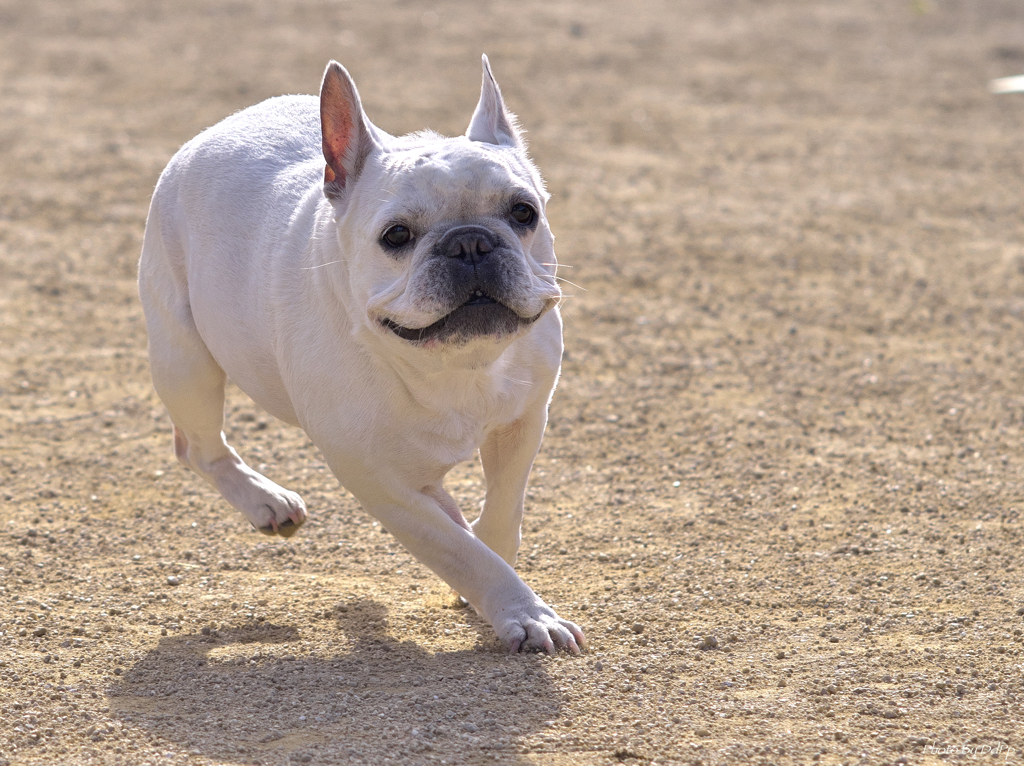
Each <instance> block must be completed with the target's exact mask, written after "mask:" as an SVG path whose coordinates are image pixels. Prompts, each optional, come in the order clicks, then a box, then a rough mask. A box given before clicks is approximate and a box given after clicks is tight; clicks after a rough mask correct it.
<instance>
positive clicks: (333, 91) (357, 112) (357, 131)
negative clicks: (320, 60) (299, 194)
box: [320, 61, 377, 199]
mask: <svg viewBox="0 0 1024 766" xmlns="http://www.w3.org/2000/svg"><path fill="white" fill-rule="evenodd" d="M320 129H321V131H322V133H323V143H324V159H325V160H326V161H327V167H326V168H325V169H324V194H325V195H327V197H328V198H331V199H337V198H339V197H341V196H342V195H343V194H344V192H345V189H347V188H348V187H349V186H351V185H352V184H353V183H355V180H356V178H357V177H358V176H359V173H360V172H361V171H362V169H363V165H364V164H365V163H366V158H367V157H368V156H370V153H371V152H372V151H373V150H374V149H375V148H376V147H377V142H376V140H375V139H374V136H373V129H372V128H371V127H370V122H369V120H367V119H366V115H365V114H364V113H363V106H362V104H361V103H360V101H359V91H357V90H356V84H355V83H354V82H353V81H352V77H351V76H350V75H349V73H348V72H346V71H345V67H343V66H342V65H341V64H339V63H338V62H337V61H332V62H331V63H330V64H328V65H327V71H326V72H324V80H323V84H322V85H321V86H320Z"/></svg>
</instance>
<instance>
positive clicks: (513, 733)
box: [109, 600, 561, 764]
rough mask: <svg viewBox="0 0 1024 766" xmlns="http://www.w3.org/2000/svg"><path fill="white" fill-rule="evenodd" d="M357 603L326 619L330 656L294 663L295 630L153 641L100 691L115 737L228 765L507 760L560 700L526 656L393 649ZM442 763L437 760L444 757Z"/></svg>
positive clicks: (371, 606) (364, 605)
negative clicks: (120, 733)
mask: <svg viewBox="0 0 1024 766" xmlns="http://www.w3.org/2000/svg"><path fill="white" fill-rule="evenodd" d="M385 617H386V609H385V608H384V607H383V606H382V605H381V604H379V603H377V602H375V601H370V600H364V601H361V602H356V603H354V604H352V605H350V607H349V612H347V613H342V614H339V615H338V627H340V628H341V631H342V632H343V633H344V634H345V636H346V637H347V641H346V642H345V645H344V647H343V648H338V649H337V650H333V648H332V651H330V652H326V653H323V654H322V655H320V656H309V655H306V656H295V655H293V654H291V653H289V649H290V644H291V643H292V642H297V641H298V638H299V629H298V628H296V627H295V626H294V625H285V626H280V625H274V624H270V623H259V624H254V625H244V626H238V627H224V628H221V629H220V630H204V632H203V633H199V634H190V635H179V636H173V637H167V638H163V639H161V641H160V643H159V645H158V647H157V648H155V649H153V650H152V651H150V652H149V653H148V654H146V655H145V656H144V657H143V658H142V659H141V660H139V661H138V662H137V663H136V664H135V665H134V666H132V667H131V668H129V669H127V670H126V671H125V672H124V675H123V676H122V677H121V679H120V682H119V683H118V684H117V685H116V686H114V687H112V688H111V689H110V690H109V696H110V707H111V712H112V713H114V714H115V715H118V716H119V717H120V718H121V719H122V720H123V721H124V722H125V723H126V725H128V726H132V727H140V728H142V729H146V730H148V731H149V732H150V734H152V735H155V736H157V737H160V738H162V739H164V740H167V741H170V742H175V743H177V744H178V745H179V746H180V747H182V748H184V749H186V750H188V751H189V752H191V753H194V754H196V755H202V756H206V757H207V758H210V759H213V760H216V761H223V762H237V763H249V764H251V763H260V764H285V763H289V764H293V763H310V764H316V763H325V764H328V763H349V762H359V763H383V762H384V759H385V758H391V759H395V760H397V761H399V762H402V761H414V762H417V761H433V760H435V759H445V760H447V761H448V762H449V763H453V762H455V763H463V762H466V763H479V762H481V761H484V760H486V761H493V762H496V763H517V762H520V758H519V756H518V755H517V752H518V750H519V749H520V743H521V741H522V740H523V738H524V737H526V736H528V735H530V734H532V733H534V732H536V731H538V730H541V729H543V728H544V726H545V723H546V722H548V721H550V720H551V719H553V718H556V717H557V716H558V713H559V710H560V708H561V693H560V692H559V691H558V690H557V689H556V688H554V686H553V684H552V682H551V679H550V678H549V676H548V675H547V673H546V672H545V670H544V668H543V660H542V659H541V658H539V657H537V656H534V655H515V656H509V655H504V654H501V653H499V652H498V651H496V650H494V649H488V650H485V651H479V650H465V651H457V652H444V653H438V654H431V653H429V652H427V651H425V650H424V649H423V648H421V647H420V646H418V645H417V644H415V643H414V642H412V641H403V642H397V641H395V640H394V639H393V638H391V637H389V636H388V635H386V634H385V632H384V628H383V627H382V625H383V623H384V620H385ZM446 754H447V757H446Z"/></svg>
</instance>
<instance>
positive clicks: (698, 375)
mask: <svg viewBox="0 0 1024 766" xmlns="http://www.w3.org/2000/svg"><path fill="white" fill-rule="evenodd" d="M481 52H486V53H488V54H489V55H490V58H491V62H492V64H493V66H494V70H495V72H496V74H497V76H498V79H499V81H500V82H501V84H502V86H503V89H504V92H505V95H506V99H507V101H508V103H509V105H510V107H511V108H512V109H513V110H515V111H516V112H517V113H518V114H519V116H520V118H521V120H522V122H523V125H524V126H525V127H526V128H527V130H528V131H529V137H530V141H531V150H532V153H533V156H534V158H535V159H536V160H537V162H538V164H539V165H540V167H541V169H542V170H543V172H544V174H545V176H546V178H547V180H548V183H549V187H550V189H551V191H552V193H553V199H552V202H551V204H550V207H549V213H550V216H551V218H552V225H553V228H554V230H555V233H556V235H557V237H558V242H557V249H558V253H559V258H560V260H561V261H562V262H563V263H564V264H565V266H566V268H565V270H564V271H562V272H561V273H562V275H564V276H565V277H566V278H567V279H570V280H571V281H572V282H574V283H576V284H577V285H579V286H580V287H579V288H575V287H570V288H569V292H571V293H574V295H573V296H572V297H570V298H569V299H568V300H567V302H566V304H565V306H564V314H565V319H566V332H565V335H566V346H567V353H566V356H565V362H564V366H563V375H562V380H561V383H560V386H559V389H558V391H557V393H556V395H555V398H554V402H553V405H552V417H551V423H550V427H549V431H548V434H547V437H546V440H545V443H544V446H543V448H542V452H541V455H540V457H539V459H538V461H537V464H536V467H535V469H534V474H533V479H532V483H531V489H530V491H529V498H528V508H527V522H526V526H525V529H524V540H523V548H522V551H521V558H520V564H519V566H518V568H519V570H520V572H521V573H522V575H523V577H524V578H525V579H526V580H527V582H529V583H530V584H531V585H532V586H533V587H534V588H535V589H536V590H537V591H538V592H539V593H541V594H542V595H543V596H544V597H545V598H546V599H547V600H548V601H549V602H550V603H552V604H553V605H555V606H556V607H557V608H558V610H559V611H560V613H561V614H563V615H564V616H566V617H568V618H569V619H573V620H576V621H577V622H579V623H580V625H581V626H583V627H584V629H585V630H586V631H587V635H588V638H589V640H590V648H589V650H588V651H587V652H586V653H585V654H584V655H582V656H580V657H578V658H572V657H568V656H565V655H562V656H556V657H543V656H538V655H518V656H506V655H504V654H502V653H501V652H500V651H499V648H498V646H497V642H496V640H495V639H494V638H493V636H492V633H491V631H490V629H489V628H488V627H487V626H486V625H484V624H482V623H481V622H480V620H479V619H477V618H476V617H475V615H474V614H473V613H472V611H471V610H466V609H459V608H457V605H456V604H455V602H454V600H453V597H452V594H451V591H450V590H449V589H448V588H447V586H446V585H445V584H444V583H442V582H441V581H440V580H438V579H437V578H436V577H435V576H434V575H433V574H432V573H430V572H429V571H428V570H426V569H425V568H424V567H422V566H420V565H419V564H417V563H416V562H415V561H414V560H413V559H412V558H411V557H410V556H409V555H408V554H406V553H405V552H404V550H403V549H401V548H400V547H399V546H398V545H397V544H396V543H395V542H394V540H393V539H392V538H391V537H390V536H389V535H387V534H386V533H384V532H382V531H381V528H380V527H379V525H378V524H376V523H375V522H374V521H373V520H372V519H371V518H370V517H369V516H368V515H367V514H366V513H365V512H364V511H362V510H361V508H360V507H359V506H358V504H357V503H356V502H355V501H354V500H353V498H352V497H351V496H350V495H348V494H347V493H346V492H345V491H344V490H343V489H341V488H340V487H338V485H337V483H336V481H335V480H334V479H333V477H332V476H331V475H330V474H329V472H327V470H326V469H325V466H324V464H323V461H322V459H321V456H320V455H319V454H318V453H317V451H316V450H315V448H313V446H312V445H311V444H310V442H309V441H308V440H307V439H306V438H305V436H304V435H303V434H301V433H300V432H298V431H296V430H294V429H291V428H288V427H286V426H283V425H281V424H279V423H277V422H275V421H274V420H273V419H271V418H269V417H268V416H266V415H265V414H264V413H262V412H260V411H259V410H258V409H257V408H256V407H255V406H254V405H253V404H251V403H250V402H249V401H248V400H247V399H246V398H245V397H244V396H243V395H241V394H240V393H239V392H238V391H237V390H235V391H233V392H232V394H231V397H230V402H229V409H230V417H229V424H228V429H229V431H230V438H231V439H232V441H233V443H234V444H235V446H237V447H238V448H239V450H240V451H241V452H242V453H243V455H244V456H245V457H246V458H247V459H248V460H249V461H250V462H251V463H253V464H254V465H258V466H265V468H264V470H265V471H266V472H267V473H268V474H269V475H270V476H271V477H272V478H274V479H276V480H278V481H281V482H282V483H284V484H286V485H287V486H289V487H291V488H292V489H295V490H297V491H300V492H301V493H302V494H303V495H304V497H305V498H306V500H307V503H308V505H309V507H310V511H311V513H312V518H311V520H310V521H309V523H307V525H306V526H305V527H304V528H303V529H302V530H301V531H300V533H299V534H297V535H296V536H295V537H293V538H291V539H290V540H279V539H276V538H275V539H271V538H266V537H263V536H261V535H258V534H257V533H255V532H253V531H251V529H250V528H249V526H248V524H247V523H245V521H244V520H243V519H242V518H241V516H240V515H239V514H237V513H235V512H234V511H232V510H231V509H230V508H229V507H228V506H227V505H226V503H224V502H223V501H221V500H220V499H219V497H218V496H217V495H215V494H214V493H213V492H212V491H211V490H210V489H209V488H208V487H207V486H205V485H204V484H202V483H201V482H200V480H198V479H197V478H196V477H194V476H192V475H189V474H188V473H186V472H185V470H184V469H182V468H181V467H179V466H178V465H177V463H176V462H175V461H174V459H173V457H172V453H171V448H170V424H169V422H168V420H167V418H166V415H165V414H164V411H163V409H162V407H161V405H160V402H159V400H158V399H157V398H156V396H155V394H154V393H153V391H152V389H151V386H150V382H149V376H148V370H147V361H146V352H145V334H144V329H143V322H142V311H141V308H140V306H139V303H138V299H137V297H136V294H135V285H134V271H135V267H136V262H137V258H138V253H139V248H140V244H141V237H142V232H143V226H144V222H145V215H146V209H147V205H148V201H149V195H150V193H151V190H152V188H153V185H154V183H155V181H156V178H157V175H158V174H159V172H160V170H161V169H162V168H163V166H164V164H165V163H166V162H167V160H168V159H169V158H170V156H171V155H172V154H173V152H174V151H175V150H176V149H177V147H178V146H179V145H180V144H181V143H183V142H184V141H185V140H187V139H188V138H190V137H191V136H193V135H194V134H195V133H197V132H198V131H199V130H201V129H202V128H204V127H206V126H208V125H210V124H212V123H214V122H216V121H217V120H219V119H220V118H222V117H224V116H226V115H228V114H230V113H231V112H233V111H235V110H237V109H240V108H242V107H244V106H247V105H249V104H252V103H255V102H257V101H259V100H261V99H263V98H265V97H268V96H271V95H276V94H280V93H289V92H291V93H296V92H301V93H311V92H314V91H315V90H316V88H317V87H318V84H319V78H320V75H321V73H322V71H323V68H324V66H325V64H326V62H327V60H328V59H329V58H332V57H333V58H337V59H338V60H340V61H342V63H344V64H345V65H346V66H347V67H348V68H349V69H350V71H351V72H352V73H353V75H354V76H355V78H356V81H357V82H358V84H359V87H360V89H361V92H362V96H363V102H364V105H365V107H366V109H367V111H368V113H369V115H370V116H371V118H372V119H373V120H374V121H375V122H376V123H377V124H379V125H380V126H382V127H384V128H385V129H388V130H389V131H391V132H393V133H400V132H406V131H410V130H416V129H420V128H424V127H431V128H434V129H437V130H439V131H441V132H445V133H449V134H457V133H461V132H463V131H464V130H465V126H466V124H467V122H468V118H469V114H470V112H471V111H472V108H473V106H474V105H475V103H476V97H477V94H478V89H479V77H480V75H479V57H480V53H481ZM1020 73H1024V7H1022V6H1021V4H1020V3H1019V2H1017V0H962V1H961V2H955V1H954V0H915V1H914V2H910V1H909V0H908V1H905V0H847V2H843V3H836V2H827V1H826V0H820V1H818V2H814V1H812V0H786V1H782V0H780V1H779V2H771V3H768V2H757V1H756V0H728V1H726V0H722V1H718V2H696V0H664V1H662V2H658V1H657V0H650V1H649V2H647V1H644V2H624V1H623V2H615V1H612V0H609V1H606V2H601V1H597V2H595V1H590V2H541V1H540V0H520V2H516V3H511V2H498V1H497V0H494V1H492V2H480V3H457V2H440V3H425V2H414V1H412V0H391V1H388V2H375V3H357V2H327V0H317V1H313V0H309V1H308V2H302V1H301V0H274V1H273V2H235V1H229V0H212V1H211V2H202V3H199V2H195V3H187V2H178V3H166V4H165V3H156V2H144V1H142V0H138V1H136V2H131V1H129V0H74V1H73V2H68V1H67V0H6V1H5V2H2V3H0V527H2V528H0V764H3V765H4V766H8V765H9V764H131V765H134V764H186V763H187V764H196V765H197V766H198V765H202V764H307V763H308V764H388V763H396V764H397V763H402V764H420V763H422V764H441V763H445V764H484V763H499V764H538V765H544V766H548V765H549V764H550V765H553V766H560V765H567V764H613V763H631V764H648V763H649V764H654V763H664V764H669V763H673V764H675V763H680V764H683V763H700V764H733V763H755V764H767V763H778V764H797V763H799V764H807V763H818V764H848V765H852V764H862V763H870V764H882V763H890V764H891V763H903V764H934V763H938V762H946V763H949V762H955V763H970V762H973V761H974V760H976V759H979V758H980V759H982V760H980V761H979V762H981V763H988V762H1000V763H1004V762H1005V763H1020V762H1022V761H1024V723H1022V719H1024V713H1022V710H1021V704H1022V700H1024V664H1022V658H1021V650H1022V629H1024V617H1022V616H1024V585H1022V578H1021V574H1022V569H1021V567H1022V562H1021V546H1022V542H1024V534H1022V532H1024V530H1022V525H1021V511H1022V509H1024V486H1022V478H1021V476H1022V474H1021V472H1022V469H1024V451H1022V439H1024V432H1022V428H1024V387H1022V382H1024V381H1022V372H1021V364H1022V359H1024V353H1022V351H1024V221H1022V217H1021V201H1022V192H1024V187H1022V178H1024V141H1022V140H1021V135H1022V133H1021V125H1022V124H1024V96H1000V97H995V96H992V95H990V94H989V93H988V92H987V90H986V84H987V81H988V80H989V79H990V78H992V77H998V76H1004V75H1012V74H1020ZM450 478H451V482H450V488H451V491H452V492H453V493H454V494H455V496H456V497H457V498H458V499H459V500H460V501H461V502H462V503H463V506H464V508H466V509H467V510H468V511H471V510H472V509H474V508H476V507H477V504H478V503H479V501H480V500H481V498H482V495H483V490H482V487H481V483H480V480H481V476H480V471H479V466H478V462H474V463H473V464H469V465H466V466H460V467H459V468H457V469H456V470H455V471H454V472H453V474H452V475H451V477H450ZM986 754H987V755H986ZM992 755H996V756H997V758H998V761H995V760H992Z"/></svg>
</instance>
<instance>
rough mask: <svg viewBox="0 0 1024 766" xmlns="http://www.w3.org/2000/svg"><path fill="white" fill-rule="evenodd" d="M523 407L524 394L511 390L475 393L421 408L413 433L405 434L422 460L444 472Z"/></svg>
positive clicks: (517, 413) (468, 455)
mask: <svg viewBox="0 0 1024 766" xmlns="http://www.w3.org/2000/svg"><path fill="white" fill-rule="evenodd" d="M449 393H452V392H450V391H449ZM525 407H526V397H524V396H516V395H514V394H512V393H511V392H507V391H505V392H501V393H498V392H493V391H492V392H489V393H488V395H486V396H483V395H479V393H478V395H477V396H468V397H464V398H462V399H460V400H456V401H449V402H447V403H446V406H441V407H438V408H436V409H435V408H431V410H425V411H422V412H421V415H422V417H421V418H416V419H415V422H416V428H415V429H414V432H415V433H414V435H413V434H410V433H407V436H412V437H413V438H412V441H413V443H415V444H416V446H417V447H418V448H419V449H418V451H419V452H420V454H421V456H422V459H424V460H426V461H427V462H430V463H433V464H434V466H435V467H436V469H438V470H443V471H447V470H448V469H450V468H451V466H453V465H455V464H457V463H461V462H463V461H465V460H469V459H470V458H472V456H473V453H474V452H475V451H476V450H477V449H478V448H479V447H480V445H481V444H483V442H484V440H485V439H486V438H487V435H488V434H489V433H490V432H491V431H492V430H494V429H495V428H499V427H501V426H504V425H507V424H509V423H512V422H514V421H515V420H517V419H519V418H520V417H521V416H522V414H523V411H524V409H525Z"/></svg>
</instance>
